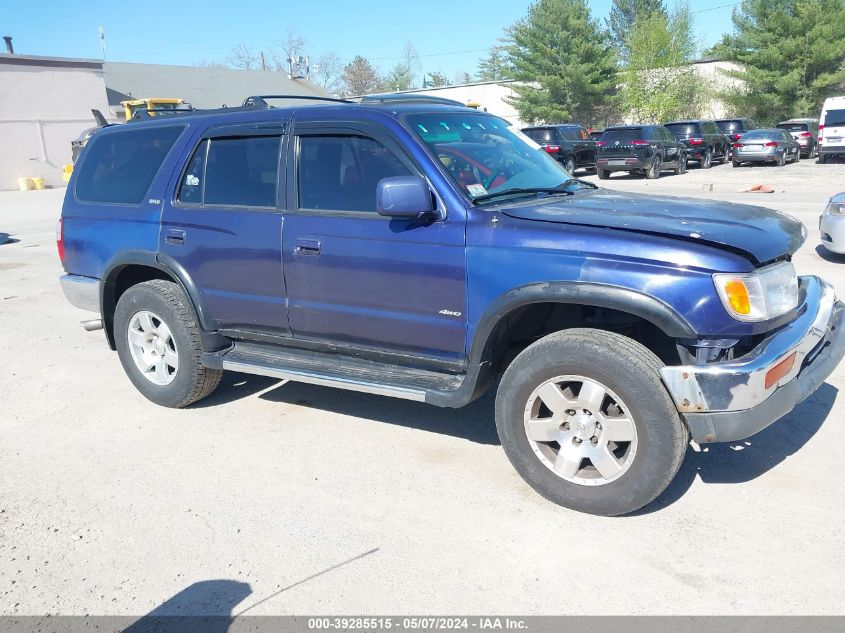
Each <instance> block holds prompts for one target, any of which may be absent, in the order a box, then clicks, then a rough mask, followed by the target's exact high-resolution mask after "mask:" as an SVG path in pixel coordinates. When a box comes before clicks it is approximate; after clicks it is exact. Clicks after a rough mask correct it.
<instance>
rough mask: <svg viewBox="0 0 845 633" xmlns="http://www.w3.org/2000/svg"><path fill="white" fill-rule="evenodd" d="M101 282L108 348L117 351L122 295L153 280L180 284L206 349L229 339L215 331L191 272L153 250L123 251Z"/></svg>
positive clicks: (110, 265) (101, 307) (223, 345)
mask: <svg viewBox="0 0 845 633" xmlns="http://www.w3.org/2000/svg"><path fill="white" fill-rule="evenodd" d="M105 270H106V273H105V274H104V275H103V278H102V280H103V281H102V283H101V284H100V314H101V315H102V319H103V329H104V330H105V333H106V340H107V342H108V345H109V347H110V348H111V349H112V350H114V349H116V347H115V336H114V311H115V308H116V307H117V302H118V300H119V299H120V297H121V295H122V294H123V293H124V292H126V290H128V289H129V288H131V287H132V286H134V285H136V284H139V283H143V282H145V281H150V280H153V279H164V280H167V281H172V282H174V283H176V284H178V285H179V287H180V288H181V289H182V291H183V292H184V293H185V296H186V297H187V298H188V301H189V302H190V304H191V307H192V309H193V311H194V315H195V316H196V318H197V322H198V323H199V325H200V331H201V338H202V343H203V347H204V348H205V349H206V351H212V350H215V349H222V348H223V347H225V346H226V345H228V339H226V338H225V337H223V336H221V335H220V334H217V333H216V331H215V330H216V327H215V325H214V322H213V320H212V319H211V317H210V315H209V314H208V312H207V310H206V309H205V307H204V305H203V303H202V298H201V295H200V293H199V290H198V289H197V287H196V284H195V283H194V282H193V280H192V279H191V277H190V275H189V274H188V273H187V271H186V270H185V269H184V267H183V266H181V265H180V264H179V263H178V262H176V261H175V260H173V259H172V258H170V257H167V256H166V255H159V254H157V253H154V252H151V251H141V250H133V251H124V252H122V253H121V254H120V256H119V257H118V258H115V259H114V260H112V261H110V262H109V263H108V265H107V266H106V267H105Z"/></svg>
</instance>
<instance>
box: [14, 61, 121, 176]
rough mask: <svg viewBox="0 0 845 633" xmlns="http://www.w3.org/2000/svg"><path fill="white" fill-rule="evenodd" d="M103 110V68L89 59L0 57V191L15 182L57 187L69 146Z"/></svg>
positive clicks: (67, 158) (66, 160) (104, 105)
mask: <svg viewBox="0 0 845 633" xmlns="http://www.w3.org/2000/svg"><path fill="white" fill-rule="evenodd" d="M91 108H98V109H101V110H102V111H103V112H105V111H107V108H108V102H107V101H106V85H105V81H104V80H103V63H102V62H101V61H97V60H93V59H68V58H62V57H36V56H32V55H14V54H6V53H3V54H0V147H1V148H2V149H3V153H2V155H0V190H8V189H16V188H17V187H18V178H27V177H37V178H43V179H44V183H45V185H47V186H60V185H62V184H63V182H62V177H61V173H62V165H64V164H65V163H69V162H70V142H71V141H72V140H73V139H75V138H76V137H77V136H79V134H80V133H81V132H82V131H83V130H85V129H86V128H89V127H93V125H94V119H93V117H92V115H91Z"/></svg>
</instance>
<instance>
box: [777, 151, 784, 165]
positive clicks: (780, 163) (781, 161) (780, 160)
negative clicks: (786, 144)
mask: <svg viewBox="0 0 845 633" xmlns="http://www.w3.org/2000/svg"><path fill="white" fill-rule="evenodd" d="M775 165H777V166H778V167H783V166H784V165H786V150H783V154H781V155H780V157H779V158H778V159H777V161H775Z"/></svg>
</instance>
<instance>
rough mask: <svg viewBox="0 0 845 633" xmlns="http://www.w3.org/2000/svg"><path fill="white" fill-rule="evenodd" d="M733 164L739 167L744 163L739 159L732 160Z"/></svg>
mask: <svg viewBox="0 0 845 633" xmlns="http://www.w3.org/2000/svg"><path fill="white" fill-rule="evenodd" d="M731 165H733V166H734V167H739V166H740V165H742V163H741V162H739V161H738V160H732V161H731Z"/></svg>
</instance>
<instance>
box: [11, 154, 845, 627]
mask: <svg viewBox="0 0 845 633" xmlns="http://www.w3.org/2000/svg"><path fill="white" fill-rule="evenodd" d="M589 179H595V176H590V177H589ZM756 183H762V184H770V185H772V186H774V187H775V189H776V193H773V194H768V195H764V194H749V193H737V190H738V189H740V188H743V187H746V186H749V185H751V184H756ZM603 184H605V185H606V186H609V187H611V188H616V189H624V190H632V191H634V190H636V191H647V192H653V193H667V194H670V195H691V196H697V197H707V198H714V199H720V200H735V201H741V202H750V203H754V204H763V205H766V206H770V207H773V208H776V209H781V210H783V211H786V212H789V213H791V214H793V215H795V216H796V217H798V218H800V219H801V220H802V221H803V222H804V223H805V224H806V225H807V227H808V228H809V229H810V239H809V240H808V242H807V244H806V245H805V246H804V247H803V248H802V249H801V251H800V252H799V254H798V255H797V257H796V260H795V261H796V265H797V268H798V270H799V272H800V273H802V274H818V275H821V276H822V277H824V278H826V279H827V280H829V281H831V282H832V283H834V284H835V285H837V286H839V288H840V291H841V292H842V293H843V294H845V276H843V272H842V271H843V268H842V265H843V263H845V259H839V258H834V257H830V256H827V255H824V254H820V253H818V252H817V251H816V245H817V244H818V231H817V229H816V227H817V222H818V214H819V212H820V211H821V209H822V207H823V205H824V202H825V200H826V199H827V198H828V197H829V196H830V195H831V194H833V193H834V192H836V191H837V190H845V164H835V165H816V164H814V163H813V162H811V161H804V162H802V163H799V164H797V165H790V166H787V167H783V168H777V167H755V168H747V167H746V168H741V169H734V168H732V167H730V166H729V165H727V166H718V167H714V168H713V169H711V170H706V171H705V170H695V169H693V170H692V171H691V172H690V173H688V174H686V175H684V176H670V175H668V173H667V175H666V176H664V177H663V178H661V179H660V180H657V181H645V180H640V179H631V178H627V177H625V176H615V177H613V178H612V179H611V180H610V181H608V182H607V183H603ZM711 184H712V191H711V190H710V185H711ZM63 193H64V192H63V191H61V190H52V191H43V192H26V193H19V192H10V193H2V194H0V232H6V233H9V234H10V235H11V236H12V240H13V241H11V242H8V243H6V244H5V245H3V246H0V333H2V334H0V359H2V361H0V367H2V368H3V372H2V379H0V403H2V408H3V411H2V413H0V438H2V439H0V614H45V613H54V614H56V613H59V614H115V615H121V614H126V615H140V614H144V613H147V612H149V611H150V610H151V609H153V608H156V607H157V606H159V605H164V606H163V607H162V608H161V609H160V610H159V612H160V613H204V614H209V613H213V614H229V613H239V612H241V611H243V610H244V609H250V611H249V613H250V614H255V615H258V614H291V613H300V614H301V613H334V614H361V613H368V614H369V613H394V614H404V613H479V614H480V613H499V614H504V613H521V614H627V613H635V614H646V613H648V614H671V613H684V614H716V613H723V614H842V613H845V607H843V605H844V604H845V603H843V600H842V585H843V583H845V571H843V567H845V550H843V548H842V543H843V539H844V538H845V534H843V525H845V508H843V505H842V503H841V501H842V499H843V498H845V478H843V477H841V476H839V475H837V474H836V472H835V469H834V466H835V465H836V464H838V463H841V458H839V457H837V456H836V455H837V452H838V450H839V449H838V446H839V445H840V443H845V429H843V427H842V424H841V420H842V416H841V415H835V414H834V407H835V406H836V403H837V401H839V402H841V398H840V397H839V395H838V393H839V389H841V388H843V387H845V367H840V368H839V369H838V370H837V371H836V372H835V373H834V374H833V376H831V378H830V379H829V381H828V383H827V384H825V385H824V386H823V387H822V388H821V389H820V390H819V391H818V392H817V393H816V394H814V395H813V396H812V397H811V398H810V399H809V400H808V401H806V402H805V403H803V404H802V405H800V406H799V407H798V408H797V409H796V410H795V411H794V412H792V413H791V414H790V415H789V416H787V418H785V419H784V420H782V421H780V422H779V423H778V424H776V425H774V426H773V427H770V428H769V429H767V430H765V431H764V432H762V433H760V434H758V435H757V436H755V437H753V438H751V439H750V440H748V441H745V442H738V443H735V444H731V445H716V446H713V447H710V448H709V449H705V450H694V449H693V448H690V450H689V451H688V454H687V457H686V461H685V462H684V465H683V467H682V470H681V472H680V474H679V475H678V477H677V479H676V480H675V482H674V483H673V485H672V486H671V487H670V488H669V490H668V491H667V492H666V493H665V494H664V495H663V496H662V497H661V498H660V499H658V501H657V502H655V503H654V504H652V505H651V506H650V507H648V508H646V509H645V510H644V511H642V512H640V513H638V514H637V515H636V516H630V517H625V518H617V519H606V518H597V517H592V516H587V515H582V514H578V513H575V512H572V511H568V510H565V509H563V508H559V507H556V506H554V505H551V504H550V503H548V502H546V501H544V500H543V499H542V498H540V497H539V496H538V495H536V494H535V493H534V492H532V491H531V490H530V489H529V488H528V487H527V486H526V485H525V484H523V482H522V481H521V480H520V479H519V477H518V476H517V475H516V473H515V472H514V471H513V470H512V469H511V467H510V465H509V463H508V461H507V459H506V458H505V456H504V454H503V453H502V451H501V449H500V448H499V446H498V445H497V444H498V443H497V439H496V434H495V429H494V425H493V404H492V399H491V398H490V397H486V398H484V399H482V400H480V401H478V402H476V403H474V404H473V405H471V406H469V407H467V408H466V409H463V410H458V411H452V410H444V409H437V408H435V407H431V406H426V405H422V404H418V403H412V402H405V401H401V400H392V399H388V398H382V397H378V396H370V395H365V394H357V393H351V392H343V391H336V390H331V389H328V388H322V387H316V386H309V385H301V384H282V383H279V382H277V381H273V380H270V379H266V378H256V377H251V376H245V375H241V374H227V375H226V377H225V378H224V383H223V386H222V388H221V389H220V390H219V391H218V392H217V393H216V394H215V395H214V396H212V397H211V398H210V399H208V400H206V401H205V402H203V403H202V404H201V406H196V407H195V408H192V409H188V410H183V411H174V410H168V409H163V408H159V407H156V406H154V405H153V404H151V403H149V402H147V401H146V400H145V399H144V398H142V397H141V396H140V395H139V394H138V393H137V392H136V391H135V390H134V388H133V387H132V385H131V384H130V383H129V381H128V380H127V379H126V377H125V376H124V374H123V371H122V369H121V367H120V365H119V362H118V359H117V356H116V355H115V354H113V353H112V352H110V351H109V350H108V349H107V347H106V345H105V343H104V341H103V336H102V333H100V332H97V333H86V332H84V331H83V330H82V328H81V327H79V323H78V322H79V321H80V320H81V319H83V318H85V316H86V315H85V314H84V313H82V312H80V311H78V310H76V309H74V308H72V307H71V306H70V305H69V304H68V303H67V302H66V301H65V300H64V298H63V296H62V295H61V291H60V289H59V286H58V283H57V281H56V278H57V276H58V275H59V274H60V272H61V269H60V266H59V262H58V260H57V257H56V254H55V243H54V234H53V231H54V225H55V219H56V218H57V216H58V213H59V209H60V206H61V199H62V196H63ZM576 588H577V589H576ZM573 589H576V590H574V591H573Z"/></svg>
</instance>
